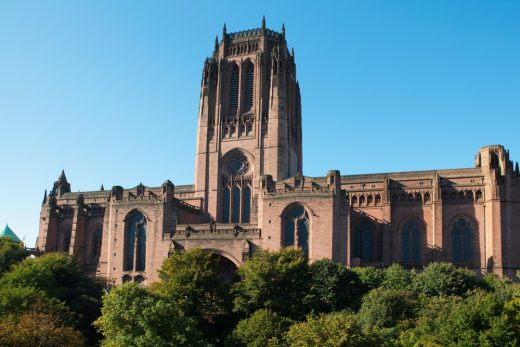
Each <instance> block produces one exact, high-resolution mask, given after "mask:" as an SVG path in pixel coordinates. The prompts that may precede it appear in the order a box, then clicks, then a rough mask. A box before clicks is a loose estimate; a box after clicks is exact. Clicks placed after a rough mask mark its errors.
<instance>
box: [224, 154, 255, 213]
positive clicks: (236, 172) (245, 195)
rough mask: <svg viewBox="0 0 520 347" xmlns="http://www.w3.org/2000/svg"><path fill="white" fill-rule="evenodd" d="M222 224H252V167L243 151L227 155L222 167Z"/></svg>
mask: <svg viewBox="0 0 520 347" xmlns="http://www.w3.org/2000/svg"><path fill="white" fill-rule="evenodd" d="M222 173H223V175H222V200H221V201H222V206H221V212H220V213H221V214H220V221H221V222H222V223H250V214H251V186H250V185H251V179H252V175H251V167H250V165H249V161H248V159H247V157H246V156H245V155H244V153H242V152H241V151H234V152H233V153H232V154H231V155H226V157H225V158H224V160H223V165H222Z"/></svg>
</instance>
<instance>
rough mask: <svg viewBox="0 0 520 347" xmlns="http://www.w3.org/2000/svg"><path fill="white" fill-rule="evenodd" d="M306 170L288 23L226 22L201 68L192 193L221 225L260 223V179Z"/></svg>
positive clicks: (282, 176) (299, 107) (263, 21)
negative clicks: (234, 26) (231, 28)
mask: <svg viewBox="0 0 520 347" xmlns="http://www.w3.org/2000/svg"><path fill="white" fill-rule="evenodd" d="M301 171H302V131H301V100H300V87H299V85H298V82H297V79H296V64H295V62H294V50H291V51H289V50H288V48H287V42H286V40H285V26H284V25H282V29H281V32H276V31H273V30H271V29H268V28H266V25H265V18H264V19H262V26H261V27H260V28H257V29H250V30H244V31H238V32H233V33H228V32H227V28H226V25H225V24H224V28H223V30H222V37H221V39H220V40H219V38H218V36H217V38H216V39H215V47H214V50H213V54H212V55H211V57H209V58H207V59H206V60H205V62H204V68H203V70H202V81H201V92H200V106H199V118H198V130H197V148H196V161H195V194H196V196H198V197H201V198H203V199H204V212H206V213H208V214H209V216H210V217H211V218H212V219H213V220H216V221H217V222H223V223H255V220H252V219H253V217H254V218H256V213H254V211H255V208H256V205H255V199H256V198H255V196H256V194H257V192H258V191H259V189H258V186H259V182H260V177H261V176H262V175H271V176H272V178H273V179H274V180H280V179H285V178H288V177H292V176H294V175H296V174H297V173H301ZM237 200H240V201H241V204H240V206H239V205H238V204H237ZM249 215H250V216H251V220H250V218H249Z"/></svg>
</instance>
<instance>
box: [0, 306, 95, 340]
mask: <svg viewBox="0 0 520 347" xmlns="http://www.w3.org/2000/svg"><path fill="white" fill-rule="evenodd" d="M0 346H11V347H25V346H39V347H61V346H67V347H84V346H87V345H86V343H85V338H84V337H83V335H82V334H81V332H79V331H78V330H75V329H74V328H71V327H69V326H65V325H63V323H62V319H61V317H59V316H58V315H55V314H50V313H42V312H35V311H27V312H24V313H23V314H21V315H20V316H18V317H16V318H13V319H1V320H0Z"/></svg>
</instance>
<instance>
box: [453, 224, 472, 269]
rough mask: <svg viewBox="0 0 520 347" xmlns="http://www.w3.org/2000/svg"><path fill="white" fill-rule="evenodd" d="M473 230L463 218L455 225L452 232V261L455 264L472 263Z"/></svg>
mask: <svg viewBox="0 0 520 347" xmlns="http://www.w3.org/2000/svg"><path fill="white" fill-rule="evenodd" d="M471 238H472V228H471V225H470V223H469V222H468V221H467V220H466V219H465V218H463V217H460V218H458V219H457V220H456V221H455V223H453V227H452V231H451V247H452V261H453V262H454V263H465V264H468V263H471V260H472V253H473V252H472V245H471Z"/></svg>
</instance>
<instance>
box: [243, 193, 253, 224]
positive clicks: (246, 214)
mask: <svg viewBox="0 0 520 347" xmlns="http://www.w3.org/2000/svg"><path fill="white" fill-rule="evenodd" d="M250 214H251V188H250V187H249V185H245V186H244V188H243V189H242V223H249V221H250Z"/></svg>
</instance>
